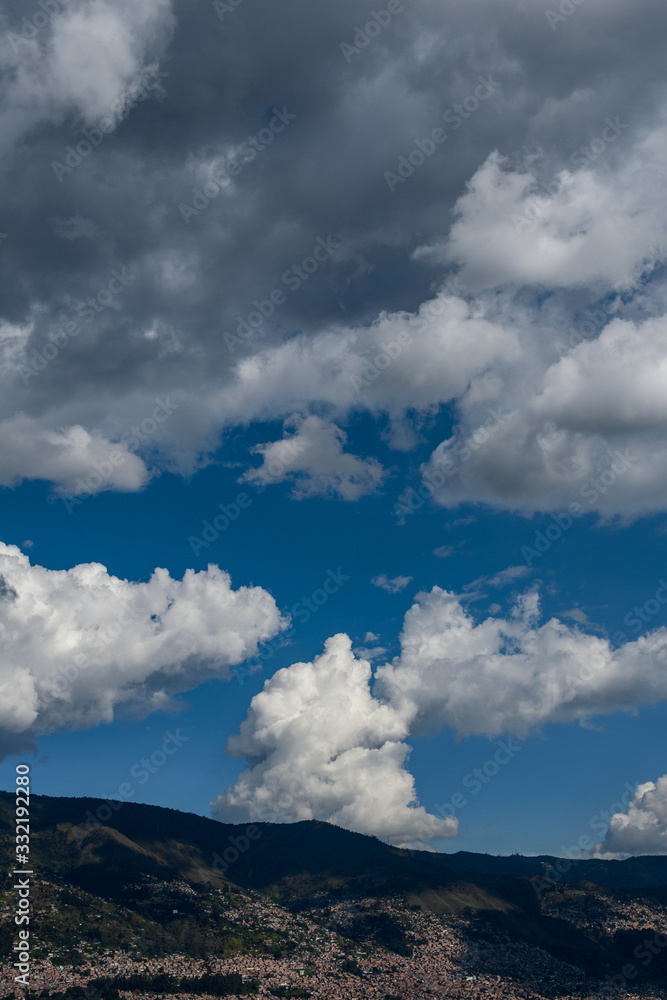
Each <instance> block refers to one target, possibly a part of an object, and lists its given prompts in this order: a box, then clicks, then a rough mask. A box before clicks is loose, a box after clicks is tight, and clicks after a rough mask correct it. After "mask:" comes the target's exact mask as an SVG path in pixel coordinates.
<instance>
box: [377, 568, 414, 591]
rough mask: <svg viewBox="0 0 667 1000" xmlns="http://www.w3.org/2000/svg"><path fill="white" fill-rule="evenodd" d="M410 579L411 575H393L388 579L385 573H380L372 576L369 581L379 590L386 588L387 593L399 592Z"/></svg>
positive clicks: (410, 581)
mask: <svg viewBox="0 0 667 1000" xmlns="http://www.w3.org/2000/svg"><path fill="white" fill-rule="evenodd" d="M412 579H413V578H412V577H411V576H395V577H393V579H390V578H389V577H388V576H387V574H386V573H380V574H379V576H374V577H373V579H372V580H371V583H372V584H373V586H374V587H379V588H380V590H386V591H387V593H388V594H400V592H401V591H402V590H405V588H406V587H407V585H408V584H409V583H412Z"/></svg>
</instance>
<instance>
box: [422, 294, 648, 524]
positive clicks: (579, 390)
mask: <svg viewBox="0 0 667 1000" xmlns="http://www.w3.org/2000/svg"><path fill="white" fill-rule="evenodd" d="M602 315H603V316H604V313H603V314H602ZM606 319H608V317H606V318H605V319H604V320H603V321H602V325H603V327H604V328H603V329H601V332H600V333H599V335H598V336H597V338H596V339H592V340H590V341H584V342H582V343H578V344H577V345H576V346H574V347H573V348H572V349H571V350H569V351H568V352H567V354H566V355H565V356H564V357H562V358H561V359H560V360H558V361H556V362H555V363H553V364H550V365H547V366H546V367H545V369H544V370H543V371H539V369H538V370H537V371H535V368H534V365H530V366H527V367H526V369H525V370H524V371H518V372H517V373H516V374H517V375H518V378H517V377H515V378H514V379H513V382H512V384H511V385H510V384H508V385H507V388H506V389H505V390H504V391H501V392H500V393H499V398H498V400H497V403H500V404H501V406H500V407H499V409H500V410H501V411H502V412H503V414H504V417H503V421H502V423H501V424H499V425H496V426H493V427H491V428H490V429H486V428H484V427H482V426H481V421H480V414H481V413H482V412H484V411H483V410H482V409H481V407H480V406H479V405H478V404H477V403H476V402H475V400H474V399H472V398H470V399H468V400H464V401H462V404H461V409H460V412H461V421H460V424H459V427H458V429H457V431H456V432H455V434H454V435H453V436H452V437H450V438H448V439H447V440H446V441H443V442H442V443H441V444H440V445H439V446H438V447H437V448H436V449H435V451H434V452H433V454H432V455H431V458H430V460H429V462H428V463H426V464H425V465H424V466H423V474H424V476H425V478H426V480H427V481H428V482H431V484H432V485H433V488H434V492H435V495H436V497H437V499H438V501H439V502H441V503H443V504H445V505H446V506H448V507H454V506H456V505H457V504H459V503H462V502H470V501H477V502H484V503H487V504H489V505H494V506H502V507H509V508H511V509H514V510H523V511H549V510H554V509H566V508H567V507H569V505H570V504H573V503H574V504H577V505H578V514H579V515H581V514H582V513H586V512H592V511H597V512H600V513H602V514H603V515H605V516H613V515H617V514H621V515H630V516H636V515H639V514H643V513H648V512H650V511H657V510H661V509H663V508H664V502H665V501H664V498H665V490H666V488H667V473H665V468H666V467H667V438H666V437H665V421H666V419H667V411H666V409H665V401H664V394H663V393H662V392H661V391H660V385H661V384H662V380H663V377H664V371H665V367H666V365H667V320H666V319H665V317H660V318H653V319H646V320H644V321H643V322H633V321H630V320H622V319H613V320H611V322H608V323H606Z"/></svg>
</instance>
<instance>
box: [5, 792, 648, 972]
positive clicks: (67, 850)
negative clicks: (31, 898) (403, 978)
mask: <svg viewBox="0 0 667 1000" xmlns="http://www.w3.org/2000/svg"><path fill="white" fill-rule="evenodd" d="M13 808H14V798H13V796H12V795H9V794H8V793H5V792H0V842H2V843H3V846H4V845H6V846H7V848H8V850H9V848H10V847H11V846H13V832H14V831H13ZM30 813H31V816H30V825H31V862H32V866H33V870H34V871H35V873H36V877H37V878H38V882H39V884H38V885H37V886H36V890H35V891H36V893H37V899H38V904H39V907H40V908H41V912H42V914H43V917H42V929H41V939H42V942H43V944H44V947H43V949H42V955H46V954H47V949H48V950H50V951H51V952H52V953H53V952H54V949H55V950H56V952H57V954H58V955H59V957H60V958H61V959H62V960H63V961H64V962H69V963H70V964H72V963H73V964H74V965H75V966H76V964H77V962H80V961H82V960H83V959H82V958H81V956H83V955H84V954H85V955H88V951H87V949H89V948H92V949H93V952H94V953H95V954H97V953H99V954H100V955H101V954H102V953H106V952H108V951H109V949H114V948H118V949H120V950H122V951H125V952H127V954H134V953H135V952H136V949H137V947H138V944H137V942H138V941H140V942H143V945H142V947H143V948H144V954H149V955H154V956H158V955H161V954H162V955H169V954H173V953H175V952H183V953H184V954H188V955H191V956H193V957H194V958H197V957H199V958H202V959H204V958H206V956H211V955H215V956H216V957H218V958H220V957H221V956H222V957H223V958H227V957H230V956H234V955H237V956H238V955H243V954H248V955H249V954H255V952H256V949H257V948H260V950H261V948H265V949H266V948H268V953H270V954H271V955H274V956H275V955H288V954H289V953H290V948H291V949H292V950H294V949H296V950H297V951H298V948H299V947H300V945H299V944H298V941H299V937H300V934H301V931H299V930H294V932H293V933H292V932H289V933H287V932H285V935H281V933H280V930H276V928H275V927H270V926H269V925H268V924H267V923H266V920H268V917H267V918H266V920H265V921H264V923H262V921H261V920H260V921H259V923H258V922H257V921H256V920H254V919H247V917H246V916H244V917H243V919H240V918H238V913H237V911H238V909H239V907H241V908H243V907H245V908H246V910H247V911H248V912H253V907H255V908H257V907H259V908H260V909H262V908H264V909H262V912H264V911H266V913H269V912H270V913H273V912H274V910H272V909H271V908H272V907H274V908H275V907H278V908H279V911H280V913H281V914H284V917H281V918H280V919H279V920H278V926H279V927H280V926H281V921H282V922H283V923H284V926H285V927H288V926H289V927H292V926H294V927H295V928H298V927H300V926H301V924H300V923H299V920H301V921H306V922H310V923H309V926H310V928H311V933H310V935H306V938H308V937H309V936H310V937H311V938H312V936H313V933H314V932H313V931H312V928H313V927H321V928H324V930H323V931H322V933H326V934H329V935H331V934H333V935H334V937H333V938H331V937H330V938H327V941H329V944H327V948H329V949H333V952H332V953H335V949H336V948H342V949H343V950H342V952H341V954H346V955H347V956H348V958H347V959H346V961H348V962H349V963H351V964H350V968H353V967H355V966H354V963H355V962H356V963H357V964H358V963H359V962H361V963H362V965H363V961H364V960H365V958H366V957H368V956H367V950H368V949H369V948H370V949H372V948H376V949H379V950H380V952H381V953H382V954H385V953H391V954H393V955H394V957H395V958H396V956H402V960H404V961H405V962H409V961H410V958H409V956H410V955H411V954H412V953H413V952H415V949H417V948H418V947H419V946H420V945H419V942H420V941H423V940H426V939H427V936H428V937H432V935H433V933H436V932H437V933H444V930H443V929H445V930H446V929H447V928H449V930H448V931H447V933H450V932H451V933H455V934H458V935H463V937H462V938H461V940H464V939H465V941H466V942H468V944H466V948H468V947H470V949H472V951H474V948H473V944H472V943H473V942H477V945H475V947H476V948H477V950H478V952H479V943H480V942H484V941H486V942H487V945H486V946H485V950H486V952H488V953H489V954H493V955H496V954H497V955H498V956H500V955H501V953H502V951H503V948H500V947H499V945H498V942H501V941H506V942H508V944H507V945H506V946H505V950H507V949H509V951H512V949H514V950H515V951H516V950H517V949H518V951H521V949H525V948H529V949H533V950H534V954H535V955H538V953H539V955H542V954H544V955H545V956H551V960H553V961H554V962H556V963H561V964H562V963H568V966H567V968H570V970H572V969H574V970H576V974H577V975H581V973H582V971H583V972H584V973H586V974H589V975H592V976H605V975H618V974H619V970H620V969H622V968H623V967H624V965H625V966H626V967H627V963H628V961H629V960H633V955H634V962H635V965H637V961H636V959H637V956H636V954H635V953H636V952H637V948H638V947H639V946H641V942H642V941H643V940H644V939H645V937H646V934H652V935H656V934H662V935H663V937H664V931H665V930H667V924H666V923H665V918H666V914H667V911H665V909H664V907H663V905H662V904H663V903H664V902H667V857H643V858H631V859H628V860H626V861H597V860H593V861H572V862H567V863H563V862H562V859H557V858H552V857H536V858H526V857H521V856H519V855H513V856H511V857H494V856H492V855H477V854H471V853H467V852H458V853H455V854H435V853H431V852H426V851H408V850H401V849H398V848H394V847H390V846H388V845H387V844H384V843H382V842H381V841H379V840H377V839H375V838H373V837H367V836H363V835H361V834H356V833H351V832H349V831H347V830H343V829H341V828H339V827H335V826H332V825H330V824H328V823H324V822H318V821H310V822H301V823H291V824H270V823H257V824H245V825H241V826H233V825H226V824H221V823H218V822H216V821H214V820H210V819H206V818H204V817H201V816H196V815H193V814H190V813H182V812H178V811H176V810H173V809H166V808H161V807H157V806H148V805H141V804H136V803H123V804H121V803H113V804H111V803H108V802H105V801H103V800H99V799H90V798H54V797H49V796H32V797H31V804H30ZM9 884H10V883H8V885H9ZM8 892H9V889H8V888H5V889H4V893H5V895H6V894H7V893H8ZM92 910H94V912H95V925H94V927H93V928H92V930H91V929H90V928H89V927H88V926H87V924H86V920H85V919H82V914H85V913H87V912H89V911H92ZM246 910H244V913H246ZM276 912H277V911H276ZM271 919H273V918H271ZM294 921H296V923H294ZM269 922H270V921H269ZM427 926H428V928H430V929H429V930H428V932H426V931H424V930H423V929H422V930H421V931H420V929H419V928H420V927H427ZM82 928H84V929H82ZM415 928H416V929H415ZM434 928H435V931H434ZM317 933H319V932H317ZM77 934H78V935H80V936H81V935H83V937H81V939H80V940H78V939H77V940H74V939H75V938H76V935H77ZM290 934H292V936H291V937H290ZM642 934H643V935H644V938H642V937H641V935H642ZM420 935H421V936H420ZM638 935H639V936H638ZM10 938H11V934H9V933H8V932H6V931H5V933H4V935H3V936H2V938H0V950H4V951H5V953H7V949H8V948H9V946H10ZM283 938H284V940H283ZM260 941H261V942H263V944H261V946H260V943H259V942H260ZM286 941H289V942H291V943H290V944H289V945H287V944H286ZM665 942H666V943H667V937H666V938H665ZM492 945H493V946H492ZM304 947H305V945H304ZM95 949H97V951H95ZM285 949H287V952H286V951H285ZM355 949H356V950H355ZM359 949H361V950H359ZM364 949H366V950H364ZM483 950H484V949H483ZM472 951H471V954H472ZM295 953H296V952H295ZM508 953H509V952H508ZM517 953H518V952H517ZM91 954H92V953H91ZM475 954H477V952H475ZM531 954H532V952H531ZM68 956H69V957H68ZM88 957H89V958H90V956H88ZM320 958H321V956H320ZM487 958H488V956H487ZM281 960H282V959H281ZM285 960H287V959H286V958H285ZM369 960H370V959H369ZM545 960H546V959H545ZM376 961H379V959H376ZM475 961H478V959H476V960H475ZM484 961H487V959H484ZM493 961H495V962H496V965H497V967H498V968H500V965H498V962H501V958H500V957H498V958H497V959H494V960H493ZM501 964H502V963H501ZM362 965H359V968H361V967H362ZM558 968H560V966H558ZM563 968H566V966H564V965H563ZM638 972H639V973H641V976H640V977H639V979H638V981H641V982H654V983H660V984H662V983H663V982H664V983H667V970H666V969H665V962H664V953H661V954H656V956H655V959H654V960H653V959H652V960H651V962H650V965H649V967H648V969H647V970H646V971H644V970H643V969H639V968H638ZM350 974H352V973H350ZM573 974H574V973H573ZM553 975H554V976H555V977H556V979H557V978H558V975H564V973H562V972H560V973H558V974H556V973H553ZM181 985H182V984H181ZM572 988H573V987H572V985H571V984H569V985H568V989H570V990H571V989H572ZM631 988H632V984H629V985H628V989H631ZM183 991H185V988H184V987H183Z"/></svg>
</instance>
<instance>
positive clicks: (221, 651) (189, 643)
mask: <svg viewBox="0 0 667 1000" xmlns="http://www.w3.org/2000/svg"><path fill="white" fill-rule="evenodd" d="M0 580H1V581H2V590H1V592H0V643H1V645H2V650H3V655H2V666H1V667H0V690H2V693H3V696H2V698H1V699H0V704H1V706H2V708H1V709H0V728H1V729H4V730H6V731H9V733H24V734H27V733H31V734H32V733H41V732H50V731H52V730H56V729H76V728H81V727H85V726H93V725H96V724H98V723H100V722H108V721H111V720H112V719H113V718H114V715H115V712H116V711H117V709H118V708H122V707H125V708H127V709H132V710H135V711H140V712H142V713H145V712H149V711H153V710H155V709H159V708H166V707H168V706H169V703H170V697H171V695H172V694H174V693H176V692H180V691H184V690H186V689H188V688H192V687H194V686H195V685H196V684H198V683H200V682H201V681H203V680H205V679H207V678H210V677H222V678H224V677H229V676H230V668H231V667H232V666H233V665H235V664H237V663H240V662H242V661H243V660H244V659H246V658H247V657H249V656H252V655H254V654H255V653H256V651H257V643H258V642H262V641H264V640H266V639H268V638H270V637H271V636H273V635H275V634H276V633H277V632H279V631H280V630H281V629H282V628H284V627H285V625H286V622H285V620H284V619H282V618H281V615H280V613H279V611H278V608H277V607H276V604H275V601H274V600H273V598H272V597H271V595H270V594H268V593H267V592H266V591H265V590H262V589H261V588H259V587H241V588H239V589H238V590H232V586H231V580H230V578H229V576H228V574H226V573H224V572H223V571H222V570H220V569H219V568H218V567H217V566H214V565H211V566H209V567H208V569H207V570H206V571H204V572H199V573H195V572H194V571H193V570H187V572H186V573H185V575H184V577H183V579H182V580H173V579H172V578H171V577H170V575H169V573H168V572H167V570H165V569H156V570H155V572H154V573H153V575H152V577H151V579H150V580H149V581H148V582H147V583H130V582H128V581H127V580H121V579H118V578H117V577H114V576H111V575H110V574H109V573H108V572H107V570H106V569H105V567H104V566H101V565H100V564H99V563H88V564H85V565H79V566H74V567H73V568H72V569H70V570H50V569H45V568H43V567H41V566H34V565H31V564H30V561H29V559H28V557H27V556H26V555H24V554H23V553H22V552H21V551H20V550H19V549H18V548H17V547H16V546H12V545H5V544H2V543H0Z"/></svg>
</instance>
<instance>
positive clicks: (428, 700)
mask: <svg viewBox="0 0 667 1000" xmlns="http://www.w3.org/2000/svg"><path fill="white" fill-rule="evenodd" d="M462 600H463V599H462V598H461V597H458V596H457V595H455V594H452V593H449V592H447V591H445V590H442V589H440V588H439V587H434V588H433V590H432V591H431V592H430V593H428V594H424V593H423V594H419V595H418V596H417V598H416V600H415V603H414V604H413V605H412V607H411V608H410V610H409V611H408V612H407V614H406V616H405V622H404V627H403V632H402V634H401V637H400V641H401V653H400V656H398V657H396V658H395V659H394V660H393V661H392V662H391V663H385V664H384V665H382V666H379V667H378V669H377V670H376V673H375V682H374V687H373V691H372V693H371V690H370V686H369V682H370V676H371V670H370V665H369V663H368V661H367V659H366V658H359V657H360V654H361V651H360V650H357V651H352V649H351V642H350V640H349V638H348V637H347V636H346V635H338V636H334V637H333V638H331V639H329V640H328V641H327V643H326V645H325V652H324V653H323V654H322V655H321V656H319V657H316V658H315V660H314V661H313V662H312V663H296V664H293V665H292V666H291V667H287V668H285V669H283V670H280V671H278V673H277V674H275V675H274V677H273V678H271V679H270V680H269V681H267V682H266V684H265V685H264V690H263V691H262V692H261V694H259V695H257V696H256V697H255V698H254V699H253V701H252V703H251V706H250V710H249V712H248V715H247V718H246V720H245V721H244V722H243V724H242V726H241V730H240V734H239V735H238V736H234V737H232V738H231V739H230V740H229V742H228V747H227V749H228V751H229V752H230V753H231V754H233V755H234V756H237V757H246V758H247V760H248V764H249V767H248V768H247V770H245V771H244V772H243V773H242V774H241V776H240V777H239V778H238V780H237V781H236V782H235V783H234V784H233V785H231V786H230V787H229V788H228V789H227V790H226V791H225V792H224V793H223V794H222V795H220V796H219V797H218V799H217V800H216V802H215V803H214V811H215V813H216V815H217V816H218V817H219V818H220V819H223V820H226V821H234V822H241V821H244V820H248V819H252V820H267V821H279V822H292V821H296V820H302V819H312V818H318V819H326V820H330V821H331V822H333V823H337V824H339V825H341V826H345V827H347V828H349V829H352V830H357V831H358V832H361V833H372V834H375V835H376V836H379V837H380V838H382V839H384V840H387V841H390V842H391V843H405V844H407V843H410V842H417V841H428V840H431V839H434V838H436V837H440V836H445V835H447V833H450V834H453V833H455V832H456V827H451V828H449V829H446V828H445V827H442V826H438V824H439V822H440V821H438V820H436V819H435V817H433V816H429V815H428V814H426V813H425V812H424V810H423V809H421V808H417V807H416V799H415V791H414V783H413V779H412V777H411V775H410V774H409V772H408V771H407V769H406V766H405V761H406V757H407V753H408V747H407V745H406V743H405V742H404V741H405V740H406V739H407V738H409V736H410V735H413V736H419V735H424V734H426V733H429V732H433V731H437V730H439V729H442V728H444V727H446V728H448V729H450V730H452V731H453V732H454V733H455V734H456V735H457V736H459V737H465V736H472V735H478V736H480V735H481V736H487V737H489V738H494V737H498V736H500V735H502V734H506V735H513V736H517V737H519V738H526V737H527V736H528V735H530V734H531V733H533V732H535V731H539V730H540V729H541V728H542V727H544V726H545V725H547V724H549V723H566V724H567V723H571V722H576V721H579V722H581V723H585V722H587V721H588V720H590V719H592V718H594V717H596V716H599V715H603V714H609V713H612V712H617V711H635V710H636V708H637V706H638V705H640V704H642V703H646V704H653V703H656V702H660V701H665V700H667V669H666V668H667V628H659V629H656V630H655V631H654V632H651V633H648V634H647V635H645V636H642V637H641V638H640V639H638V640H637V641H635V642H631V643H627V644H626V645H625V646H623V647H621V648H620V649H616V650H614V649H612V648H611V647H610V644H609V642H608V641H607V640H606V639H604V638H601V637H600V636H597V635H591V634H588V633H586V632H583V631H582V630H581V629H580V628H579V627H578V626H577V625H567V624H565V623H563V622H562V621H559V620H558V619H556V618H551V619H549V620H548V621H546V622H541V620H540V617H541V616H540V606H539V599H538V595H537V592H536V591H534V590H532V591H529V592H528V593H526V594H524V595H522V596H521V597H519V598H518V599H517V601H516V603H515V606H514V607H513V609H512V611H511V612H510V614H509V615H508V616H507V617H504V618H503V617H496V616H495V615H496V614H497V613H498V612H499V611H500V609H499V608H498V607H497V606H496V607H495V609H494V612H493V614H492V615H490V616H488V617H486V618H485V619H483V620H482V621H478V622H477V621H475V619H474V618H473V616H472V615H471V614H470V613H469V612H468V611H466V610H465V608H464V606H463V604H462ZM355 652H356V656H355ZM661 780H663V781H667V779H661ZM646 787H648V786H646ZM661 787H662V786H661ZM662 794H664V792H663V793H662ZM649 800H650V796H649V798H647V799H643V800H642V801H643V802H645V803H646V802H649ZM651 801H652V800H651ZM663 811H664V810H663ZM660 815H662V813H661V814H660ZM619 824H620V820H618V821H616V824H615V826H614V825H613V829H615V828H616V827H619V829H620V825H622V824H620V825H619ZM651 829H653V827H651ZM661 829H663V832H662V833H660V837H664V824H663V828H661ZM611 835H612V834H611V832H610V835H609V836H611ZM658 842H660V843H661V842H662V841H655V843H658ZM614 843H615V841H614ZM609 849H610V850H612V849H613V850H616V848H615V847H613V848H612V847H610V848H609Z"/></svg>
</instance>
